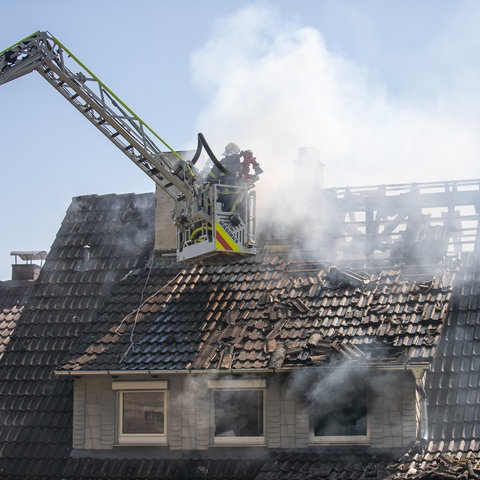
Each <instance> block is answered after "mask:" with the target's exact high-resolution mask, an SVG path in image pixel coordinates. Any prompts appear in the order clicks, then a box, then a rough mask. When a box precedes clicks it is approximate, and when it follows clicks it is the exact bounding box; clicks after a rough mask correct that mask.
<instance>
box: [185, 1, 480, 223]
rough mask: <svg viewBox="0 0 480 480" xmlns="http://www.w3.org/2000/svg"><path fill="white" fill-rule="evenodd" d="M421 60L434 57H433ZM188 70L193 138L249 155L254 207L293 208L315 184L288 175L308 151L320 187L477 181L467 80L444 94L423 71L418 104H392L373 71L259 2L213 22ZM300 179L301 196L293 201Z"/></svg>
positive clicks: (476, 142) (479, 145)
mask: <svg viewBox="0 0 480 480" xmlns="http://www.w3.org/2000/svg"><path fill="white" fill-rule="evenodd" d="M452 25H454V26H453V27H452V28H456V27H455V25H456V23H455V22H453V23H452ZM450 33H451V34H452V35H453V32H450ZM450 36H451V35H448V32H446V33H445V35H444V38H443V41H444V42H445V41H446V39H447V38H449V37H450ZM427 54H431V55H432V56H434V57H435V60H438V59H437V58H436V57H437V56H438V53H437V52H433V53H432V52H427ZM449 54H450V55H452V56H454V55H455V48H454V46H452V48H451V49H450V50H449V51H447V52H445V55H449ZM429 60H431V59H428V58H427V59H425V62H428V61H429ZM446 65H447V62H446V58H443V66H444V67H445V68H447V66H446ZM191 66H192V72H193V79H194V82H195V83H196V85H197V86H198V87H199V88H200V89H201V90H202V91H203V92H204V93H205V98H207V99H208V100H207V103H206V105H205V107H204V109H203V111H202V112H201V114H200V115H199V117H198V121H197V125H198V131H204V132H208V138H209V142H210V143H211V144H212V146H213V147H214V150H215V151H223V150H222V149H223V147H224V145H225V144H226V143H227V142H229V141H235V142H236V143H238V144H239V145H240V147H241V148H243V149H247V148H250V149H252V150H253V152H254V153H255V155H256V157H257V159H258V161H259V162H260V163H261V165H262V167H263V170H264V172H265V173H264V174H263V176H262V177H261V181H260V182H259V183H258V185H257V194H258V196H259V201H258V207H259V210H261V209H262V208H263V207H265V205H266V204H267V203H268V202H267V201H266V199H267V198H273V199H277V200H278V199H279V198H283V199H285V197H286V195H288V193H289V192H290V195H291V199H292V200H293V202H289V203H290V205H291V207H293V206H294V203H295V199H298V198H301V196H299V194H300V193H302V192H303V191H304V190H305V188H307V187H308V186H309V185H312V187H313V188H318V186H319V185H320V183H321V179H319V178H316V176H312V175H309V171H298V170H300V169H299V168H298V167H297V168H296V167H295V164H294V161H295V159H296V158H297V156H298V151H299V149H300V148H302V147H315V148H316V149H318V151H319V155H320V158H321V160H322V162H323V163H324V164H325V180H324V186H326V187H329V186H343V185H370V184H389V183H404V182H405V183H408V182H422V181H437V180H444V179H462V178H471V176H472V175H475V170H476V169H475V168H474V165H476V162H477V158H478V152H479V151H480V139H479V136H478V133H477V132H478V131H479V129H478V123H479V118H478V115H477V114H473V115H470V114H469V113H468V111H467V108H468V109H470V107H468V105H467V102H465V98H467V97H468V96H469V94H471V91H460V89H459V87H460V86H461V85H463V86H464V87H465V88H466V89H467V90H468V85H470V86H472V83H473V82H467V83H465V84H463V83H462V79H461V78H458V79H457V81H456V82H453V83H452V82H451V81H449V82H448V84H449V87H450V88H451V87H452V86H453V87H454V88H456V89H457V90H455V93H448V94H447V93H446V92H441V88H442V84H441V81H439V80H438V78H433V77H434V75H433V76H432V78H433V79H432V78H431V79H430V80H431V81H432V92H431V95H429V97H428V98H426V97H425V98H421V99H420V100H419V99H418V98H417V99H416V100H414V99H413V98H414V97H415V95H412V96H410V97H409V98H401V97H398V96H394V95H393V94H391V93H389V92H388V90H387V87H386V85H383V84H381V83H379V81H377V80H374V78H373V77H374V75H373V72H369V71H368V70H367V69H366V68H365V67H364V66H362V65H360V64H358V63H356V62H355V61H353V60H351V59H349V58H347V57H346V56H344V55H341V54H339V53H337V52H335V51H333V50H332V49H331V48H329V46H327V44H326V42H325V40H324V37H323V36H322V33H321V32H319V31H318V30H316V29H314V28H311V27H308V26H304V25H299V24H298V23H296V22H295V21H293V20H291V19H286V18H282V17H281V16H280V15H279V14H278V12H277V11H276V10H275V9H274V8H272V7H269V6H268V5H264V6H261V7H260V6H246V7H244V8H242V9H240V10H238V11H237V12H236V13H235V14H234V15H232V16H229V17H226V18H223V19H221V21H218V22H217V24H216V25H215V29H214V30H213V31H212V35H211V38H210V40H209V41H208V42H207V44H206V45H205V46H203V47H202V48H200V49H199V50H198V51H197V52H195V53H194V55H193V57H192V63H191ZM430 73H431V72H430ZM446 83H447V82H446ZM446 83H445V85H446ZM467 84H468V85H467ZM433 87H435V88H438V89H439V90H438V91H437V92H434V91H433ZM414 88H415V87H414V86H412V90H413V89H414ZM472 88H478V87H472ZM444 94H445V95H444ZM470 111H471V109H470ZM453 166H454V170H453ZM296 170H297V171H296ZM298 175H300V178H301V182H300V183H299V185H300V191H299V192H297V193H292V188H293V187H292V179H293V178H295V176H298ZM284 207H285V205H284V204H283V205H282V208H284ZM310 207H311V206H310ZM262 214H263V215H267V211H265V210H263V211H260V212H259V215H260V216H261V215H262ZM291 214H292V215H293V214H294V212H293V211H292V212H291ZM268 215H269V216H271V215H272V211H271V208H270V209H269V210H268Z"/></svg>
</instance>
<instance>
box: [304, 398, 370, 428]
mask: <svg viewBox="0 0 480 480" xmlns="http://www.w3.org/2000/svg"><path fill="white" fill-rule="evenodd" d="M313 433H314V435H315V436H316V437H325V436H332V437H342V436H354V435H355V436H356V435H367V395H366V391H365V390H363V391H361V392H357V395H351V396H349V397H348V398H342V399H336V401H335V403H327V402H325V403H322V402H318V403H316V404H315V412H314V414H313Z"/></svg>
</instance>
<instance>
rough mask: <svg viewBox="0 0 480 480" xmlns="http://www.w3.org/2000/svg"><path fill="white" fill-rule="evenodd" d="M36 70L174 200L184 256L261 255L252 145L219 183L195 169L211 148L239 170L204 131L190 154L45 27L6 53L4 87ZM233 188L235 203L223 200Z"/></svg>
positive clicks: (1, 71)
mask: <svg viewBox="0 0 480 480" xmlns="http://www.w3.org/2000/svg"><path fill="white" fill-rule="evenodd" d="M34 70H36V71H37V72H38V73H39V74H40V75H41V76H42V77H43V78H45V80H47V81H48V82H49V83H50V85H52V86H53V87H54V88H55V89H56V90H57V91H58V92H60V93H61V94H62V95H63V96H64V97H65V98H66V99H67V100H68V101H69V102H70V103H71V104H72V105H73V106H74V107H75V108H76V109H77V110H78V111H79V112H80V113H81V114H82V115H83V116H84V117H85V118H87V119H88V120H89V121H90V122H91V123H92V124H93V125H95V127H96V128H97V129H98V130H100V131H101V132H102V133H103V134H104V135H105V136H106V137H107V138H108V139H109V140H110V141H111V142H112V143H114V144H115V145H116V146H117V147H118V148H119V149H120V150H121V151H122V152H123V153H124V154H125V155H127V157H129V158H130V160H132V161H133V162H134V163H135V165H137V166H138V167H139V168H140V169H141V170H143V172H144V173H146V174H147V175H148V176H149V177H150V178H151V179H152V180H153V181H154V182H155V183H156V184H157V185H158V187H160V188H161V189H162V190H163V191H164V192H165V193H166V194H167V195H168V196H169V197H170V198H172V199H173V200H174V208H173V211H172V221H173V223H174V224H175V226H176V230H177V235H176V237H177V246H176V248H177V259H178V260H179V261H185V262H190V263H204V264H211V263H213V264H217V263H228V262H231V261H235V260H238V259H239V258H242V257H246V256H252V255H255V254H256V253H257V249H256V243H255V207H256V204H255V203H256V202H255V191H254V183H255V182H256V181H257V180H258V174H259V173H261V168H260V166H259V164H258V163H257V161H256V159H255V157H253V154H252V153H251V152H250V151H248V150H247V151H245V152H240V158H243V162H242V166H243V175H242V176H241V178H238V179H236V180H235V181H234V182H232V181H230V183H231V184H224V183H222V180H221V179H222V176H217V179H216V180H215V181H212V180H211V178H208V176H206V175H202V174H200V172H199V171H198V170H197V169H196V167H195V164H196V162H197V161H198V159H199V158H200V157H201V154H202V152H203V150H205V152H206V153H207V156H208V162H211V163H210V164H211V165H212V167H214V166H216V168H217V172H222V173H224V174H228V173H231V172H228V170H227V169H226V167H225V166H224V165H223V164H222V162H221V161H219V160H218V159H217V158H216V157H215V155H214V154H213V152H212V150H211V148H210V147H209V145H208V143H207V142H206V140H205V137H204V136H203V135H202V134H201V133H199V134H198V139H197V147H196V150H195V153H194V155H193V157H192V158H191V159H189V160H185V159H184V158H183V157H182V156H181V154H180V153H179V152H177V151H175V150H174V149H173V148H171V147H170V146H169V145H168V144H167V143H166V142H165V141H164V140H163V139H162V138H161V137H160V136H159V135H157V134H156V133H155V132H154V130H152V129H151V128H150V127H149V126H148V125H147V124H146V123H145V122H143V121H142V120H141V119H140V118H139V117H138V116H137V115H136V114H135V113H134V112H133V111H132V110H131V109H130V108H129V107H128V106H127V105H126V104H125V103H124V102H123V101H122V100H121V99H120V98H119V97H118V96H117V95H115V94H114V93H113V92H112V91H111V90H110V89H109V88H108V87H107V86H106V85H105V84H104V83H103V82H102V81H100V79H99V78H98V77H97V76H95V75H94V74H93V73H92V72H91V71H90V70H89V69H88V68H87V67H86V66H85V65H84V64H83V63H82V62H81V61H80V60H79V59H78V58H76V57H75V55H73V53H72V52H71V51H69V50H68V49H67V48H66V47H65V46H64V45H63V44H62V43H61V42H60V41H59V40H58V39H57V38H55V37H54V36H53V35H51V34H50V33H49V32H44V31H37V32H35V33H33V34H32V35H30V36H28V37H26V38H24V39H23V40H20V41H19V42H17V43H15V44H14V45H12V46H11V47H9V48H7V49H5V50H3V51H1V52H0V85H2V84H4V83H7V82H10V81H12V80H15V79H16V78H19V77H22V76H23V75H26V74H28V73H30V72H32V71H34ZM160 145H162V146H160ZM225 178H229V179H231V178H232V177H231V176H230V175H228V176H227V175H225ZM225 191H228V192H229V194H230V195H233V196H234V197H235V202H228V203H226V202H222V201H221V198H222V192H225Z"/></svg>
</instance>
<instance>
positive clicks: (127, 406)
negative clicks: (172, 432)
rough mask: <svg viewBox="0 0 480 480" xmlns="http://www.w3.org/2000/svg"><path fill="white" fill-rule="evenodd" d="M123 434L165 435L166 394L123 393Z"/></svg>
mask: <svg viewBox="0 0 480 480" xmlns="http://www.w3.org/2000/svg"><path fill="white" fill-rule="evenodd" d="M122 433H165V393H164V392H123V432H122Z"/></svg>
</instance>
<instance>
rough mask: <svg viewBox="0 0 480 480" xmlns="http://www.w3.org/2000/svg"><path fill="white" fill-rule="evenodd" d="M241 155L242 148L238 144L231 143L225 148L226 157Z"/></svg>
mask: <svg viewBox="0 0 480 480" xmlns="http://www.w3.org/2000/svg"><path fill="white" fill-rule="evenodd" d="M239 153H240V148H239V146H238V145H237V144H236V143H233V142H230V143H229V144H227V146H226V147H225V151H224V152H223V153H222V155H223V156H224V157H226V156H228V155H237V154H239Z"/></svg>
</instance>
